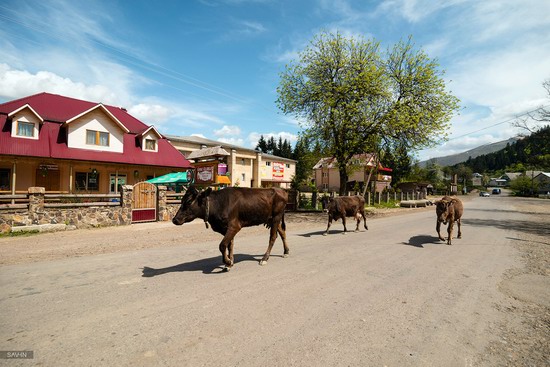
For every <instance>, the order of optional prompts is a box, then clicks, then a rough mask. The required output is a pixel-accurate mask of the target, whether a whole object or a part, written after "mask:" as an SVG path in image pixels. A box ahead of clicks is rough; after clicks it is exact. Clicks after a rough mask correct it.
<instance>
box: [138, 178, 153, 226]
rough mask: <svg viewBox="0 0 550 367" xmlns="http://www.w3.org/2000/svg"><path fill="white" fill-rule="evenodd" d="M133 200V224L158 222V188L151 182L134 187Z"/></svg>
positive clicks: (139, 183) (140, 183)
mask: <svg viewBox="0 0 550 367" xmlns="http://www.w3.org/2000/svg"><path fill="white" fill-rule="evenodd" d="M132 194H133V196H134V198H133V200H132V223H141V222H155V221H156V220H157V187H156V186H155V185H153V184H152V183H149V182H138V183H137V184H135V185H134V191H133V193H132Z"/></svg>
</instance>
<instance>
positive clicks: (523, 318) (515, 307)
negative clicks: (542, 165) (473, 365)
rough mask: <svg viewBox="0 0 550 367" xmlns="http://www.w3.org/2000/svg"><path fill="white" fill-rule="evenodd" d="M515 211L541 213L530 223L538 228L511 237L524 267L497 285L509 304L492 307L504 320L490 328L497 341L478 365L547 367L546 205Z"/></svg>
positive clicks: (549, 281) (549, 261) (549, 251)
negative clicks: (508, 299) (509, 301)
mask: <svg viewBox="0 0 550 367" xmlns="http://www.w3.org/2000/svg"><path fill="white" fill-rule="evenodd" d="M515 209H516V210H518V211H519V212H527V213H538V214H540V215H538V216H537V217H536V218H537V219H534V220H533V223H531V228H534V227H537V228H538V230H536V231H535V230H533V231H525V232H520V237H519V238H514V240H515V241H516V248H517V249H518V251H519V252H520V256H521V257H522V260H523V263H524V267H523V268H519V269H510V270H508V271H507V272H506V274H505V276H504V279H503V281H502V282H501V283H500V287H499V288H500V290H501V291H502V292H503V293H504V294H507V295H508V296H510V298H511V304H510V305H509V306H503V305H495V308H496V309H497V310H498V311H500V312H502V314H503V316H504V317H503V319H504V320H505V321H503V322H500V323H498V324H496V325H493V327H492V328H493V331H494V334H495V335H496V336H497V338H496V339H495V340H494V341H493V342H491V343H490V344H489V346H488V348H487V350H486V355H485V356H483V357H481V359H480V361H479V362H480V363H479V364H482V365H490V366H550V277H549V275H550V240H549V236H548V235H550V233H548V219H549V218H548V217H549V215H550V213H548V204H547V203H546V202H543V201H537V200H533V201H529V202H527V203H523V204H521V205H518V206H517V207H516V208H515ZM534 217H535V216H531V218H534ZM545 232H546V233H547V235H544V233H545ZM489 356H490V357H489ZM488 361H491V363H488Z"/></svg>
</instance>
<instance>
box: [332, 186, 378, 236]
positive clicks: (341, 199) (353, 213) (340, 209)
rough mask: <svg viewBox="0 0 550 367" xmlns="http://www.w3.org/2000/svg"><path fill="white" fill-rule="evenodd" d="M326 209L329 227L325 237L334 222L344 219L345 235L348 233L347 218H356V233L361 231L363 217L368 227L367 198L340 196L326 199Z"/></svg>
mask: <svg viewBox="0 0 550 367" xmlns="http://www.w3.org/2000/svg"><path fill="white" fill-rule="evenodd" d="M323 200H324V207H325V210H326V211H327V212H328V225H327V230H326V231H325V233H323V236H326V235H327V234H328V230H329V228H330V225H331V223H332V221H333V220H338V219H339V218H342V224H344V233H346V232H347V228H346V217H355V219H356V220H357V226H356V228H355V231H356V232H357V231H359V223H360V222H361V217H363V223H364V225H365V229H366V230H368V229H369V228H368V227H367V216H366V215H365V198H363V197H362V196H359V195H355V196H338V197H334V198H333V197H331V198H328V197H325V198H323Z"/></svg>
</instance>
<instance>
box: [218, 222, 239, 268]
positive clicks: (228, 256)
mask: <svg viewBox="0 0 550 367" xmlns="http://www.w3.org/2000/svg"><path fill="white" fill-rule="evenodd" d="M239 230H240V228H236V229H235V228H229V229H228V230H227V232H226V233H225V236H223V239H222V242H220V252H221V253H222V259H223V263H224V264H225V266H226V268H225V269H226V270H229V269H230V268H231V267H232V266H233V238H234V237H235V235H236V234H237V233H238V232H239Z"/></svg>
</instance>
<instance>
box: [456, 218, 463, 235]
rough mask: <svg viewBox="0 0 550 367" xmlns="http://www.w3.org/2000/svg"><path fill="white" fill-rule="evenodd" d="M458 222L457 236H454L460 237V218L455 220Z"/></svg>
mask: <svg viewBox="0 0 550 367" xmlns="http://www.w3.org/2000/svg"><path fill="white" fill-rule="evenodd" d="M456 223H457V224H458V236H456V238H462V232H461V231H460V218H459V219H458V220H457V221H456Z"/></svg>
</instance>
